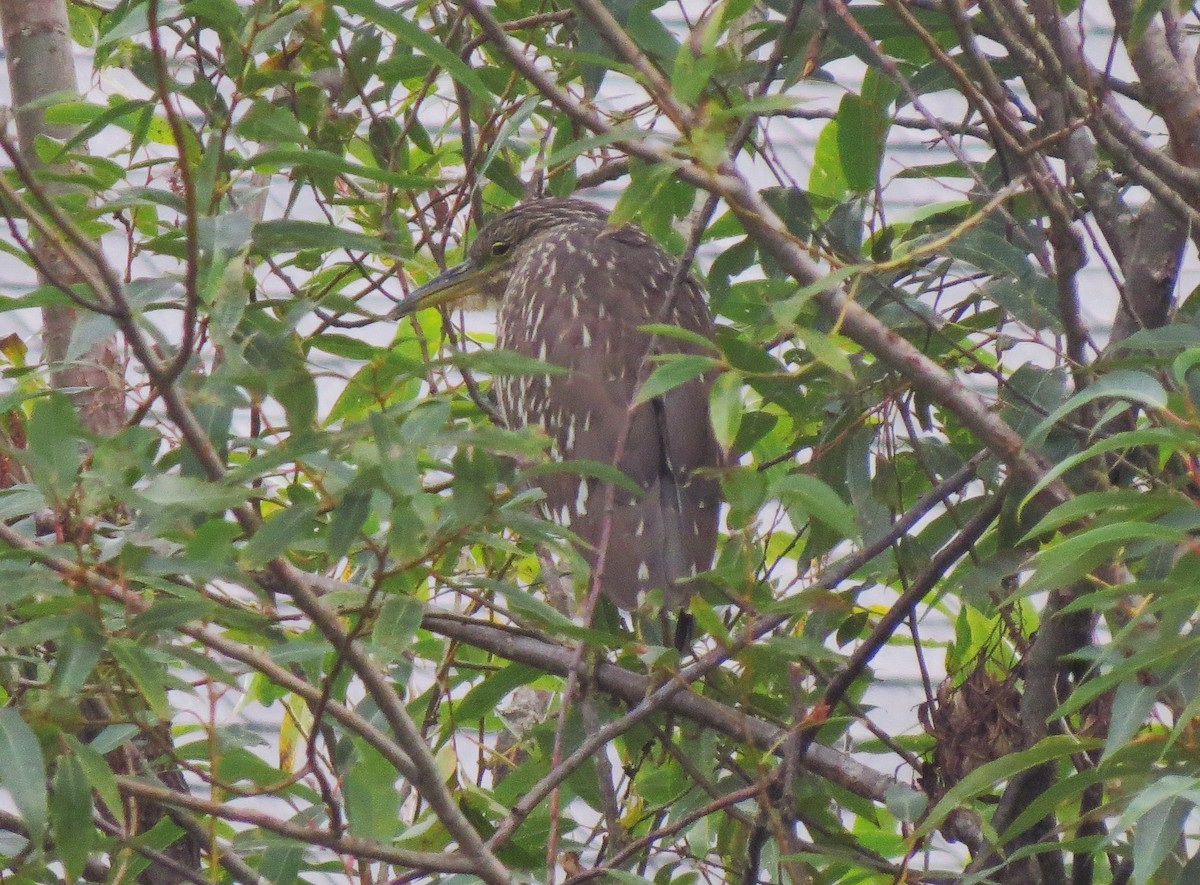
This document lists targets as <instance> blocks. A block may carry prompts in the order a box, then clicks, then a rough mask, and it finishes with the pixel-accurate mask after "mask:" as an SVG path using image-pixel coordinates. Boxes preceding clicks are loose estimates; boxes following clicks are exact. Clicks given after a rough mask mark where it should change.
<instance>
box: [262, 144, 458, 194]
mask: <svg viewBox="0 0 1200 885" xmlns="http://www.w3.org/2000/svg"><path fill="white" fill-rule="evenodd" d="M242 165H243V166H245V167H247V168H253V167H256V166H282V167H290V168H293V169H317V170H320V171H322V172H332V173H334V174H336V175H345V176H348V177H353V178H365V179H366V180H368V181H378V182H381V183H382V184H387V185H390V186H391V187H397V188H412V189H414V190H419V189H424V188H430V187H436V186H437V185H439V184H441V183H442V182H441V179H438V178H429V177H427V176H424V175H406V174H403V173H400V172H391V171H389V170H387V169H379V168H376V167H372V166H363V165H362V164H360V163H352V162H350V161H349V160H346V159H344V158H342V157H339V156H337V155H336V154H331V153H329V152H328V151H319V150H299V149H296V148H275V149H271V150H265V151H262V152H261V153H258V154H255V155H254V156H253V157H251V158H250V159H248V160H246V161H244V162H243V164H242Z"/></svg>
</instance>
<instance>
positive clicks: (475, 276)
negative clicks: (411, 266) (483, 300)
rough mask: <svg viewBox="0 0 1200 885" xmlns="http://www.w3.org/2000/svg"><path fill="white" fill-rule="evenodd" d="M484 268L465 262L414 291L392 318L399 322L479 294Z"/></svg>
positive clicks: (471, 262) (393, 311) (398, 306)
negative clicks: (402, 318) (417, 313)
mask: <svg viewBox="0 0 1200 885" xmlns="http://www.w3.org/2000/svg"><path fill="white" fill-rule="evenodd" d="M481 270H482V268H481V267H480V266H479V265H478V264H477V263H475V262H474V261H469V260H468V261H464V262H463V263H462V264H456V265H455V266H454V267H452V268H450V269H448V270H446V271H445V272H444V273H440V274H438V275H437V276H436V277H434V278H433V279H432V280H430V281H429V282H428V283H426V284H425V285H424V286H420V287H418V288H416V289H413V290H412V291H411V292H410V293H408V297H407V298H405V299H404V300H403V301H401V302H400V303H399V304H397V305H396V306H395V307H394V308H393V309H392V312H391V318H392V319H394V320H398V319H400V318H401V317H406V316H408V315H409V314H411V313H415V312H416V311H418V310H424V309H425V308H427V307H437V306H438V305H439V304H450V303H451V302H454V301H458V300H459V299H462V298H466V297H468V296H470V295H477V294H479V290H480V288H481V286H482V284H483V281H484V274H482V273H481V272H480V271H481Z"/></svg>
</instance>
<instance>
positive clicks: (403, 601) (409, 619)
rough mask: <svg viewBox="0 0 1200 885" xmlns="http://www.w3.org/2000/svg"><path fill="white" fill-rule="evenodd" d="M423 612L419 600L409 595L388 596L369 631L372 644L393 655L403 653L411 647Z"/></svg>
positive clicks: (423, 609)
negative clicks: (373, 626) (372, 628)
mask: <svg viewBox="0 0 1200 885" xmlns="http://www.w3.org/2000/svg"><path fill="white" fill-rule="evenodd" d="M424 614H425V607H424V606H423V605H421V602H420V600H417V599H414V598H413V597H411V596H398V595H397V596H389V597H388V598H387V599H386V600H384V603H383V605H382V606H381V607H380V609H379V616H378V617H377V618H376V619H375V629H374V630H372V631H371V642H372V644H373V645H376V646H378V647H380V648H384V649H387V650H388V651H389V652H390V653H392V654H394V655H402V654H404V653H405V652H407V651H408V650H409V649H410V648H411V647H412V644H413V640H414V639H416V636H417V628H419V627H420V626H421V617H422V616H423V615H424Z"/></svg>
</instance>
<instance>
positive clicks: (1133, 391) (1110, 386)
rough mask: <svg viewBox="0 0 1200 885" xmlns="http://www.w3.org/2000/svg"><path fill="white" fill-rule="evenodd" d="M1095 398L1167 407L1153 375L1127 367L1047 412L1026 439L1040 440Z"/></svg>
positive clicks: (1102, 378)
mask: <svg viewBox="0 0 1200 885" xmlns="http://www.w3.org/2000/svg"><path fill="white" fill-rule="evenodd" d="M1098 399H1118V400H1124V401H1125V402H1128V403H1131V404H1134V405H1140V406H1146V407H1147V408H1150V409H1165V408H1166V407H1167V392H1166V391H1165V390H1163V386H1162V384H1160V383H1159V381H1158V379H1157V378H1155V377H1154V376H1153V375H1148V374H1146V373H1144V372H1134V371H1132V370H1128V369H1122V370H1120V371H1116V372H1111V373H1109V374H1108V375H1104V376H1102V377H1100V378H1098V379H1097V380H1096V382H1095V383H1094V384H1091V385H1089V386H1088V387H1087V388H1085V389H1084V390H1081V391H1080V392H1079V393H1077V394H1075V396H1073V397H1071V398H1070V399H1069V400H1067V401H1066V402H1065V403H1063V404H1062V405H1061V406H1059V407H1058V408H1057V409H1055V410H1054V411H1053V412H1051V413H1050V414H1049V415H1048V416H1047V417H1046V418H1045V419H1044V420H1043V421H1042V422H1041V423H1040V424H1039V425H1038V426H1037V427H1035V428H1034V430H1033V432H1032V433H1030V434H1029V438H1030V441H1031V442H1033V443H1035V444H1036V443H1040V442H1041V441H1042V440H1043V439H1045V436H1046V434H1047V433H1048V432H1049V431H1050V428H1051V427H1053V426H1054V425H1055V424H1057V423H1058V422H1059V421H1060V420H1062V419H1063V418H1064V417H1066V416H1067V415H1069V414H1071V412H1073V411H1075V410H1076V409H1078V408H1080V407H1081V406H1085V405H1087V404H1088V403H1090V402H1094V401H1095V400H1098Z"/></svg>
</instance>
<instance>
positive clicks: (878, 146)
mask: <svg viewBox="0 0 1200 885" xmlns="http://www.w3.org/2000/svg"><path fill="white" fill-rule="evenodd" d="M882 117H883V115H882V114H881V113H880V110H879V108H878V107H877V106H876V105H875V103H874V102H871V101H867V100H866V99H864V98H861V97H860V96H857V95H845V96H843V97H842V101H841V103H840V104H839V105H838V113H837V145H838V158H839V159H840V160H841V167H842V174H843V175H845V177H846V184H847V185H848V186H849V188H850V190H852V191H854V192H855V193H860V194H861V193H866V192H868V191H870V190H872V189H873V188H874V187H875V184H876V182H877V181H878V177H879V160H880V156H881V153H882V150H883V139H882V133H881V129H882Z"/></svg>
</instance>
